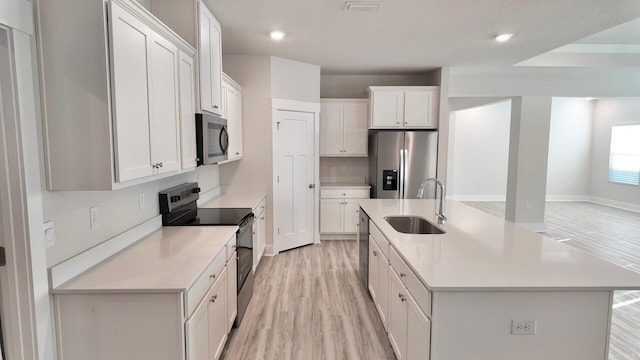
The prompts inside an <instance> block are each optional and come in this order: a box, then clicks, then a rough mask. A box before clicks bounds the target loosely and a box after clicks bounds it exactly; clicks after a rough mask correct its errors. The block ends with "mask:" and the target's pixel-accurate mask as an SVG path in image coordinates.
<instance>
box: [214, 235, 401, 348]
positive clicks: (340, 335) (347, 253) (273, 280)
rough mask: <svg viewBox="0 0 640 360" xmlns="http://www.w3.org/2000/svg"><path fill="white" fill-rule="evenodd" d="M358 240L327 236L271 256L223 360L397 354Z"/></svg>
mask: <svg viewBox="0 0 640 360" xmlns="http://www.w3.org/2000/svg"><path fill="white" fill-rule="evenodd" d="M356 246H357V243H356V241H353V240H350V241H323V242H322V243H321V244H320V245H309V246H305V247H302V248H298V249H294V250H290V251H287V252H284V253H280V254H278V255H277V256H275V257H263V258H262V261H261V263H260V266H259V267H258V270H257V271H256V274H255V275H256V278H255V284H256V285H255V288H254V293H253V297H252V299H251V303H250V304H249V307H248V308H247V312H246V313H245V317H244V319H243V321H242V324H241V325H240V326H239V327H238V328H235V329H234V330H233V331H232V332H231V334H230V338H229V340H228V341H227V345H226V348H225V350H224V352H223V355H222V358H223V359H228V360H236V359H237V360H252V359H278V360H285V359H292V360H299V359H310V360H316V359H318V360H321V359H326V360H340V359H345V360H346V359H349V360H357V359H362V360H368V359H371V360H374V359H380V360H382V359H395V356H394V354H393V350H392V348H391V345H390V344H389V340H388V338H387V335H386V333H385V331H384V328H383V326H382V323H381V322H380V319H379V318H378V314H377V313H376V310H375V307H374V305H373V303H372V301H371V299H370V298H369V295H368V292H367V290H366V289H365V288H364V286H363V285H362V284H361V282H360V279H359V277H358V266H357V264H358V251H357V248H356Z"/></svg>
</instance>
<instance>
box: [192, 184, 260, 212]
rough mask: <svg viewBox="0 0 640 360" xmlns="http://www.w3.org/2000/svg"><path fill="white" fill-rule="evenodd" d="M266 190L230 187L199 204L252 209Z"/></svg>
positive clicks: (207, 206) (204, 206) (206, 206)
mask: <svg viewBox="0 0 640 360" xmlns="http://www.w3.org/2000/svg"><path fill="white" fill-rule="evenodd" d="M265 196H267V191H266V190H265V189H261V188H230V189H227V190H225V191H224V192H223V193H221V194H220V195H218V196H216V197H214V198H213V199H211V200H209V201H206V202H204V203H202V204H199V205H198V207H201V208H251V209H254V208H255V207H256V206H258V204H259V203H260V201H262V199H264V198H265Z"/></svg>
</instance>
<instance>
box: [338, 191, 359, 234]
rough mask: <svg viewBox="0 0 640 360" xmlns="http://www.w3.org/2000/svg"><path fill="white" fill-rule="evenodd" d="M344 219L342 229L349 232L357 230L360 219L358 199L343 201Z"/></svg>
mask: <svg viewBox="0 0 640 360" xmlns="http://www.w3.org/2000/svg"><path fill="white" fill-rule="evenodd" d="M343 209H344V215H343V216H344V219H343V222H342V224H343V229H342V231H343V232H345V233H349V234H355V233H357V232H358V221H360V213H359V212H360V205H358V199H347V200H345V201H344V208H343Z"/></svg>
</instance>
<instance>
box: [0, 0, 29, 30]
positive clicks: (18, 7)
mask: <svg viewBox="0 0 640 360" xmlns="http://www.w3.org/2000/svg"><path fill="white" fill-rule="evenodd" d="M0 25H5V26H7V27H10V28H13V29H15V30H19V31H21V32H23V33H25V34H27V35H31V36H33V34H34V31H35V27H34V23H33V4H32V3H31V2H29V1H25V0H2V1H0Z"/></svg>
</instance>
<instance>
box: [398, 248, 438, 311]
mask: <svg viewBox="0 0 640 360" xmlns="http://www.w3.org/2000/svg"><path fill="white" fill-rule="evenodd" d="M390 252H391V258H390V259H389V260H390V261H391V267H392V268H393V270H394V271H395V272H396V273H397V274H398V276H399V277H400V280H402V283H403V284H404V286H406V287H407V290H409V292H410V293H411V295H412V296H413V297H414V298H415V299H416V302H417V303H418V306H419V307H420V309H422V311H424V313H425V314H426V315H427V316H431V292H430V291H429V290H427V288H425V287H424V285H422V283H421V282H420V280H419V279H418V277H417V276H416V274H414V273H413V271H412V270H411V269H410V268H409V266H408V265H407V264H406V263H405V262H404V260H402V258H401V257H400V255H398V253H397V252H396V250H395V249H394V248H391V251H390Z"/></svg>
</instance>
